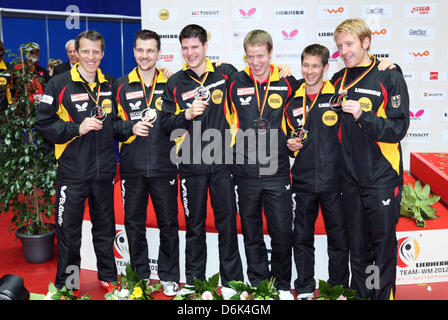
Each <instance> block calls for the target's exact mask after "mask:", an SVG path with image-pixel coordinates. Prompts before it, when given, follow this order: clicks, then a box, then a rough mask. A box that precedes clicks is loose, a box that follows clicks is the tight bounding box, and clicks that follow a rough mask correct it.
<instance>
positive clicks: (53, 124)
mask: <svg viewBox="0 0 448 320" xmlns="http://www.w3.org/2000/svg"><path fill="white" fill-rule="evenodd" d="M57 79H58V77H57V78H53V79H52V80H50V82H48V85H47V87H46V89H45V92H44V95H43V96H42V98H41V99H40V102H39V106H38V107H37V111H36V120H35V123H34V127H35V128H36V129H37V130H38V131H39V132H40V133H41V134H42V136H43V137H44V138H45V139H47V140H48V141H50V142H51V143H53V144H64V143H67V142H69V141H70V140H72V139H73V138H75V137H77V136H79V124H78V123H75V122H71V121H64V120H62V119H61V118H60V117H59V116H58V114H57V112H58V110H59V101H58V96H59V93H60V91H61V90H59V88H58V87H59V86H58V85H57V84H56V83H57V82H56V81H54V80H57ZM59 79H60V78H59Z"/></svg>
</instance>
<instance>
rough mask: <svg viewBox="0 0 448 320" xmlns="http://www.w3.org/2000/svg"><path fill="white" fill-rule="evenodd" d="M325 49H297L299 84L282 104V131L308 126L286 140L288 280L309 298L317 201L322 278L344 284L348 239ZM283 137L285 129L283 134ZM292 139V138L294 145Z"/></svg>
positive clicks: (301, 296)
mask: <svg viewBox="0 0 448 320" xmlns="http://www.w3.org/2000/svg"><path fill="white" fill-rule="evenodd" d="M328 58H329V51H328V49H327V48H326V47H324V46H321V45H319V44H313V45H310V46H308V47H306V48H305V49H304V51H303V52H302V57H301V60H302V64H301V68H302V75H303V77H304V80H305V83H303V84H302V85H301V87H300V88H299V89H298V90H297V91H296V92H295V95H294V99H293V100H292V101H291V102H290V103H289V104H288V106H287V108H286V111H285V112H286V116H287V124H288V133H290V132H294V131H295V132H298V131H299V130H300V129H301V128H304V129H305V130H307V131H308V134H307V139H306V140H305V141H303V142H301V141H297V138H292V139H289V140H288V147H289V149H290V150H291V151H293V152H294V156H295V159H294V164H293V166H292V168H291V174H292V189H293V211H294V262H295V265H296V270H297V279H296V280H295V282H294V286H295V289H296V291H297V294H298V296H297V299H312V297H313V292H314V289H315V288H316V281H315V280H314V261H315V260H314V225H315V222H316V219H317V215H318V212H319V206H320V208H321V210H322V215H323V218H324V223H325V230H326V234H327V244H328V250H327V251H328V257H329V259H328V273H329V280H328V283H329V284H330V285H332V286H334V285H343V286H344V287H348V276H349V270H348V244H347V234H346V230H345V223H344V211H343V206H342V194H341V176H340V165H341V163H340V161H341V152H340V143H339V140H338V130H339V120H340V119H339V117H340V116H339V115H338V113H336V112H335V111H334V110H332V109H330V105H329V100H330V98H331V96H332V95H333V94H334V87H333V85H332V84H331V83H330V82H329V81H324V80H323V75H324V72H326V71H327V69H328V66H329V65H328ZM288 136H289V134H288ZM295 143H297V144H296V145H295Z"/></svg>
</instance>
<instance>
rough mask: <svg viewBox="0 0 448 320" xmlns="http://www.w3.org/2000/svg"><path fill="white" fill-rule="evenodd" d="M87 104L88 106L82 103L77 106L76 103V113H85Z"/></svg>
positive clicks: (86, 103)
mask: <svg viewBox="0 0 448 320" xmlns="http://www.w3.org/2000/svg"><path fill="white" fill-rule="evenodd" d="M88 104H89V103H88V102H84V103H83V104H82V105H79V104H77V103H76V104H75V107H76V109H78V112H83V111H86V109H87V105H88Z"/></svg>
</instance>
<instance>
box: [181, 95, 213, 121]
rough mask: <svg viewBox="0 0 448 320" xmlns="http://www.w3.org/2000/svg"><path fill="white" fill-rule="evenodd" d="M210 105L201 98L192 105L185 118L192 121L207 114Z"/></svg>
mask: <svg viewBox="0 0 448 320" xmlns="http://www.w3.org/2000/svg"><path fill="white" fill-rule="evenodd" d="M208 105H209V103H208V102H206V101H203V100H202V98H199V99H197V100H195V101H193V103H192V104H191V106H190V108H189V109H188V110H187V111H185V118H186V119H187V120H192V119H194V118H196V117H198V116H200V115H201V114H203V113H204V112H205V109H206V108H207V106H208Z"/></svg>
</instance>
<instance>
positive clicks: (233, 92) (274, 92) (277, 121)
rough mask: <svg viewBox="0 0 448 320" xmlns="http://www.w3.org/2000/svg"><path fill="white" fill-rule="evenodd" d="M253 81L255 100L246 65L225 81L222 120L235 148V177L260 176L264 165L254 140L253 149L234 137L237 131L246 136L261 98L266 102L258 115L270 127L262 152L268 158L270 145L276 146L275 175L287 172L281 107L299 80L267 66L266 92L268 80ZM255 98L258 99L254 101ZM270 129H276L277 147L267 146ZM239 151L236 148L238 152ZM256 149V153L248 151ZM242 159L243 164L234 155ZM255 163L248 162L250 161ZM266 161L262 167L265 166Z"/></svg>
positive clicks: (290, 97) (287, 100) (252, 126)
mask: <svg viewBox="0 0 448 320" xmlns="http://www.w3.org/2000/svg"><path fill="white" fill-rule="evenodd" d="M256 83H257V86H258V87H257V90H258V95H259V98H258V99H257V96H256V95H257V94H256V92H257V90H256V88H255V82H254V78H253V76H252V72H251V69H250V67H246V68H245V69H244V70H242V71H240V72H237V73H235V74H233V75H232V76H231V77H230V80H229V90H228V99H229V107H230V109H229V114H230V115H227V117H226V119H227V121H228V122H229V125H230V126H231V128H232V134H233V137H234V139H233V140H232V146H233V149H234V151H235V155H234V156H235V159H234V162H235V163H234V165H233V166H232V173H233V174H235V175H239V176H249V177H255V178H258V177H260V167H262V166H264V164H261V163H260V161H259V160H260V157H259V149H258V147H259V146H258V140H257V148H253V146H250V147H249V146H248V141H247V140H246V139H238V138H236V139H235V137H236V136H237V134H238V131H240V130H242V131H241V132H242V133H243V134H244V135H245V136H249V134H250V131H251V130H252V129H254V121H255V120H257V119H258V118H259V117H260V110H259V106H258V104H259V103H260V105H262V104H263V100H264V97H266V99H265V100H266V102H265V104H264V108H263V110H262V118H263V119H265V120H267V121H268V122H269V127H270V130H269V131H268V133H267V134H266V135H265V137H263V138H266V155H263V156H267V157H270V156H271V152H270V151H273V150H271V148H276V147H278V148H277V149H276V150H274V151H276V152H278V170H277V172H276V174H278V175H288V176H289V172H290V171H289V170H290V162H289V156H288V149H287V147H286V140H287V139H286V134H287V132H286V131H287V128H286V127H287V125H286V117H285V115H284V110H285V107H286V106H287V104H288V103H289V102H290V100H291V99H292V97H293V94H294V92H295V91H296V90H297V88H298V87H299V82H298V81H297V80H296V79H295V78H294V77H287V78H280V77H279V70H278V68H277V67H276V66H274V65H271V71H270V82H269V88H268V93H267V95H266V88H267V86H268V82H267V81H264V82H263V83H259V82H258V81H257V82H256ZM258 100H259V102H258ZM273 129H276V130H278V142H277V146H272V147H271V145H270V140H271V138H270V134H271V132H272V130H273ZM243 140H244V147H243V148H241V146H238V143H242V142H243ZM238 150H240V151H238ZM250 150H253V151H254V152H256V155H254V154H253V152H252V151H250ZM239 157H242V158H244V159H243V160H244V163H240V162H242V161H241V160H239V159H238V158H239ZM254 160H255V163H251V162H254ZM269 165H270V164H266V165H265V166H269Z"/></svg>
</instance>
